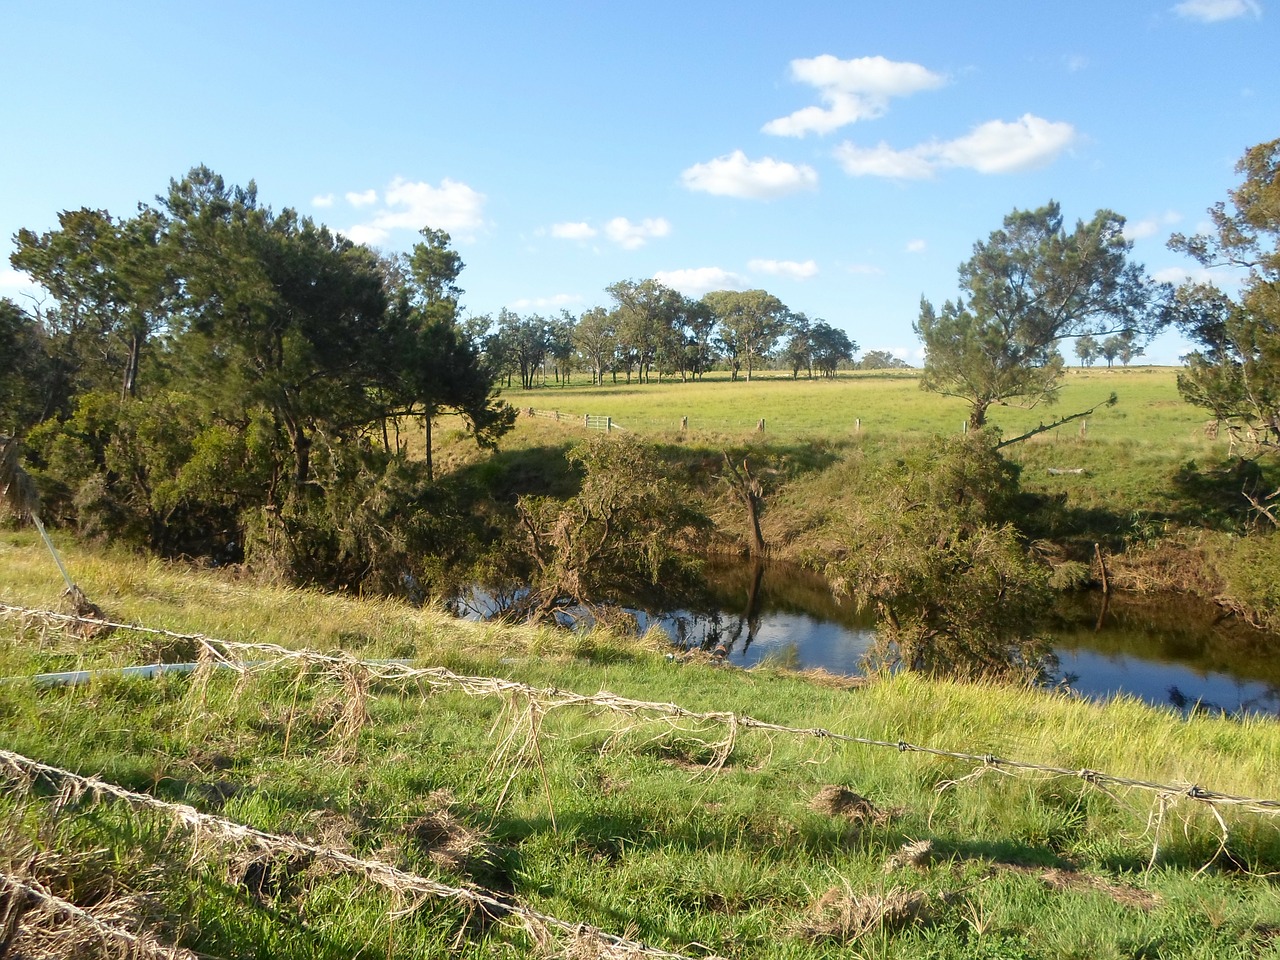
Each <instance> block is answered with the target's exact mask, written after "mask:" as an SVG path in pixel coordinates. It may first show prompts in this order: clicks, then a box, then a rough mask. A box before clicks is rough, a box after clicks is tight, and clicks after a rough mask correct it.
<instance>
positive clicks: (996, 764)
mask: <svg viewBox="0 0 1280 960" xmlns="http://www.w3.org/2000/svg"><path fill="white" fill-rule="evenodd" d="M0 615H4V616H12V615H18V616H23V617H35V618H41V619H46V620H49V621H52V622H55V623H65V624H72V623H87V624H95V625H98V626H100V627H111V628H114V629H121V630H131V631H134V632H138V633H147V634H152V635H157V636H164V637H168V638H170V639H175V640H185V641H192V642H196V643H199V644H201V646H202V647H203V648H204V649H205V650H207V651H208V652H209V654H210V656H211V657H212V658H213V659H214V660H215V661H216V662H218V663H219V664H221V665H224V666H226V667H229V668H231V669H233V670H236V671H238V672H246V671H247V670H248V669H249V667H247V666H244V665H243V664H241V663H240V662H239V661H236V660H234V659H233V658H232V657H230V656H228V655H229V654H231V653H232V652H234V651H241V652H246V653H261V654H270V655H272V656H273V657H274V658H275V661H276V663H280V662H285V661H294V662H299V661H303V662H307V663H313V664H316V665H323V666H327V667H330V668H334V667H337V668H340V669H350V668H351V667H352V666H358V667H360V668H362V669H365V670H367V671H369V675H370V677H371V678H373V679H378V680H384V681H392V680H400V681H409V680H412V681H417V682H425V683H427V684H428V685H429V686H435V687H451V688H455V689H460V690H462V691H464V692H466V693H469V694H471V695H494V694H497V695H502V696H510V695H511V694H519V695H523V696H525V697H528V698H531V699H534V700H536V701H537V702H538V703H539V704H540V705H541V706H542V707H543V709H545V710H554V709H559V708H563V707H570V706H584V707H599V708H603V709H606V710H610V711H613V712H616V713H629V714H637V713H646V714H652V715H654V717H655V718H656V719H666V720H688V721H697V722H706V723H719V724H724V725H726V726H727V727H728V728H729V730H730V732H731V735H732V734H733V733H736V732H737V731H738V730H761V731H767V732H771V733H777V734H783V735H789V736H799V737H811V738H816V739H821V740H829V741H831V742H833V743H844V744H854V745H858V746H865V747H883V748H889V749H894V750H897V751H899V752H900V753H919V754H924V755H926V756H933V757H940V758H944V759H949V760H957V761H961V762H965V763H975V764H980V765H981V766H982V767H984V768H993V769H997V770H1002V771H1006V772H1007V771H1024V772H1028V773H1043V774H1047V775H1049V776H1054V777H1074V778H1077V779H1080V780H1083V781H1084V782H1086V783H1088V784H1091V785H1093V786H1096V787H1104V786H1108V785H1110V786H1118V787H1132V788H1135V789H1139V790H1148V791H1151V792H1154V793H1156V794H1159V795H1161V796H1166V797H1186V798H1188V799H1191V800H1194V801H1196V802H1198V803H1202V804H1205V805H1208V806H1210V807H1218V806H1224V807H1234V808H1236V809H1239V810H1244V811H1248V812H1250V813H1257V814H1262V815H1266V816H1276V815H1280V800H1277V799H1266V798H1254V797H1241V796H1235V795H1232V794H1227V793H1222V792H1219V791H1217V790H1210V789H1206V788H1204V787H1201V786H1199V785H1197V784H1185V783H1183V784H1170V783H1159V782H1156V781H1151V780H1144V779H1139V778H1134V777H1126V776H1117V775H1115V774H1109V773H1104V772H1102V771H1099V770H1091V769H1088V768H1083V769H1076V768H1070V767H1060V766H1054V765H1051V764H1044V763H1036V762H1032V761H1026V760H1016V759H1010V758H1007V757H999V756H996V755H994V754H990V753H986V754H981V753H968V752H965V751H961V750H945V749H940V748H937V747H930V746H923V745H920V744H915V743H909V742H907V741H905V740H882V739H877V738H874V737H860V736H853V735H850V734H843V733H837V732H835V731H832V730H828V729H825V728H823V727H794V726H788V725H785V724H779V723H770V722H768V721H764V720H759V719H756V718H755V717H751V716H747V715H743V714H737V713H733V712H731V711H709V712H701V711H695V710H689V709H687V708H685V707H682V706H680V705H679V704H675V703H662V702H655V701H647V700H633V699H630V698H627V697H620V696H617V695H615V694H612V693H608V692H603V691H602V692H600V693H596V694H579V693H574V692H572V691H565V690H560V689H557V688H554V687H534V686H531V685H529V684H525V683H520V682H518V681H515V680H506V679H502V678H497V677H472V676H466V675H461V674H456V673H454V672H452V671H451V670H448V669H445V668H443V667H413V666H410V665H408V664H406V663H403V662H401V661H393V660H382V661H380V660H358V659H356V658H353V657H350V656H349V655H345V654H344V655H341V656H334V655H331V654H321V653H316V652H314V651H310V650H306V649H302V650H293V649H290V648H288V647H283V646H280V645H279V644H273V643H248V642H243V641H235V640H220V639H218V638H215V637H209V636H205V635H203V634H193V633H178V632H175V631H171V630H165V629H162V628H157V627H146V626H141V625H138V624H127V623H115V622H111V621H106V620H97V619H94V618H90V617H80V616H75V615H72V614H64V613H56V612H53V611H48V610H38V609H31V608H26V607H18V606H14V605H10V604H4V603H0ZM260 664H261V665H262V666H272V665H275V664H273V663H272V662H271V661H262V662H260ZM255 669H257V665H255ZM1215 813H1216V810H1215Z"/></svg>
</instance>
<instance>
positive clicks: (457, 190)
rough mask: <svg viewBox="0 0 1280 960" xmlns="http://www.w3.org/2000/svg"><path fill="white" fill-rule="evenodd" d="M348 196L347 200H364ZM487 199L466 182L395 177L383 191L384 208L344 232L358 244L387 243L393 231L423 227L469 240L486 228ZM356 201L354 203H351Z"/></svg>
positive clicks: (361, 195) (446, 179)
mask: <svg viewBox="0 0 1280 960" xmlns="http://www.w3.org/2000/svg"><path fill="white" fill-rule="evenodd" d="M372 193H374V191H372V190H370V191H366V192H365V193H363V194H355V193H349V194H347V199H348V200H349V201H351V198H352V197H358V198H361V199H362V200H363V198H364V197H366V196H368V195H369V194H372ZM485 200H486V197H485V195H484V194H483V193H480V192H478V191H476V190H474V189H472V188H471V187H469V186H468V185H467V184H465V183H461V182H459V181H457V180H451V179H449V178H448V177H445V178H444V179H443V180H441V181H440V186H438V187H436V186H432V185H431V184H429V183H425V182H422V181H414V180H405V179H404V178H403V177H396V178H395V179H394V180H392V181H391V185H390V186H389V187H387V189H386V190H385V191H384V192H383V195H382V203H383V206H382V209H381V210H379V211H377V212H376V213H375V214H374V216H373V218H372V219H371V220H369V221H367V222H365V223H360V224H356V225H354V226H352V227H349V228H347V229H345V230H343V231H342V232H343V233H344V234H346V236H348V237H349V238H351V239H352V240H354V241H355V242H356V243H370V244H378V243H384V242H385V241H386V240H387V238H388V237H390V235H391V231H393V230H413V231H415V232H416V231H418V230H421V229H422V228H423V227H431V228H432V229H434V230H445V231H447V232H449V233H450V234H453V235H454V236H455V238H456V237H462V238H466V237H469V236H471V235H473V234H474V233H475V232H476V231H477V230H479V229H480V228H481V227H482V226H484V204H485ZM352 202H354V201H352Z"/></svg>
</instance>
